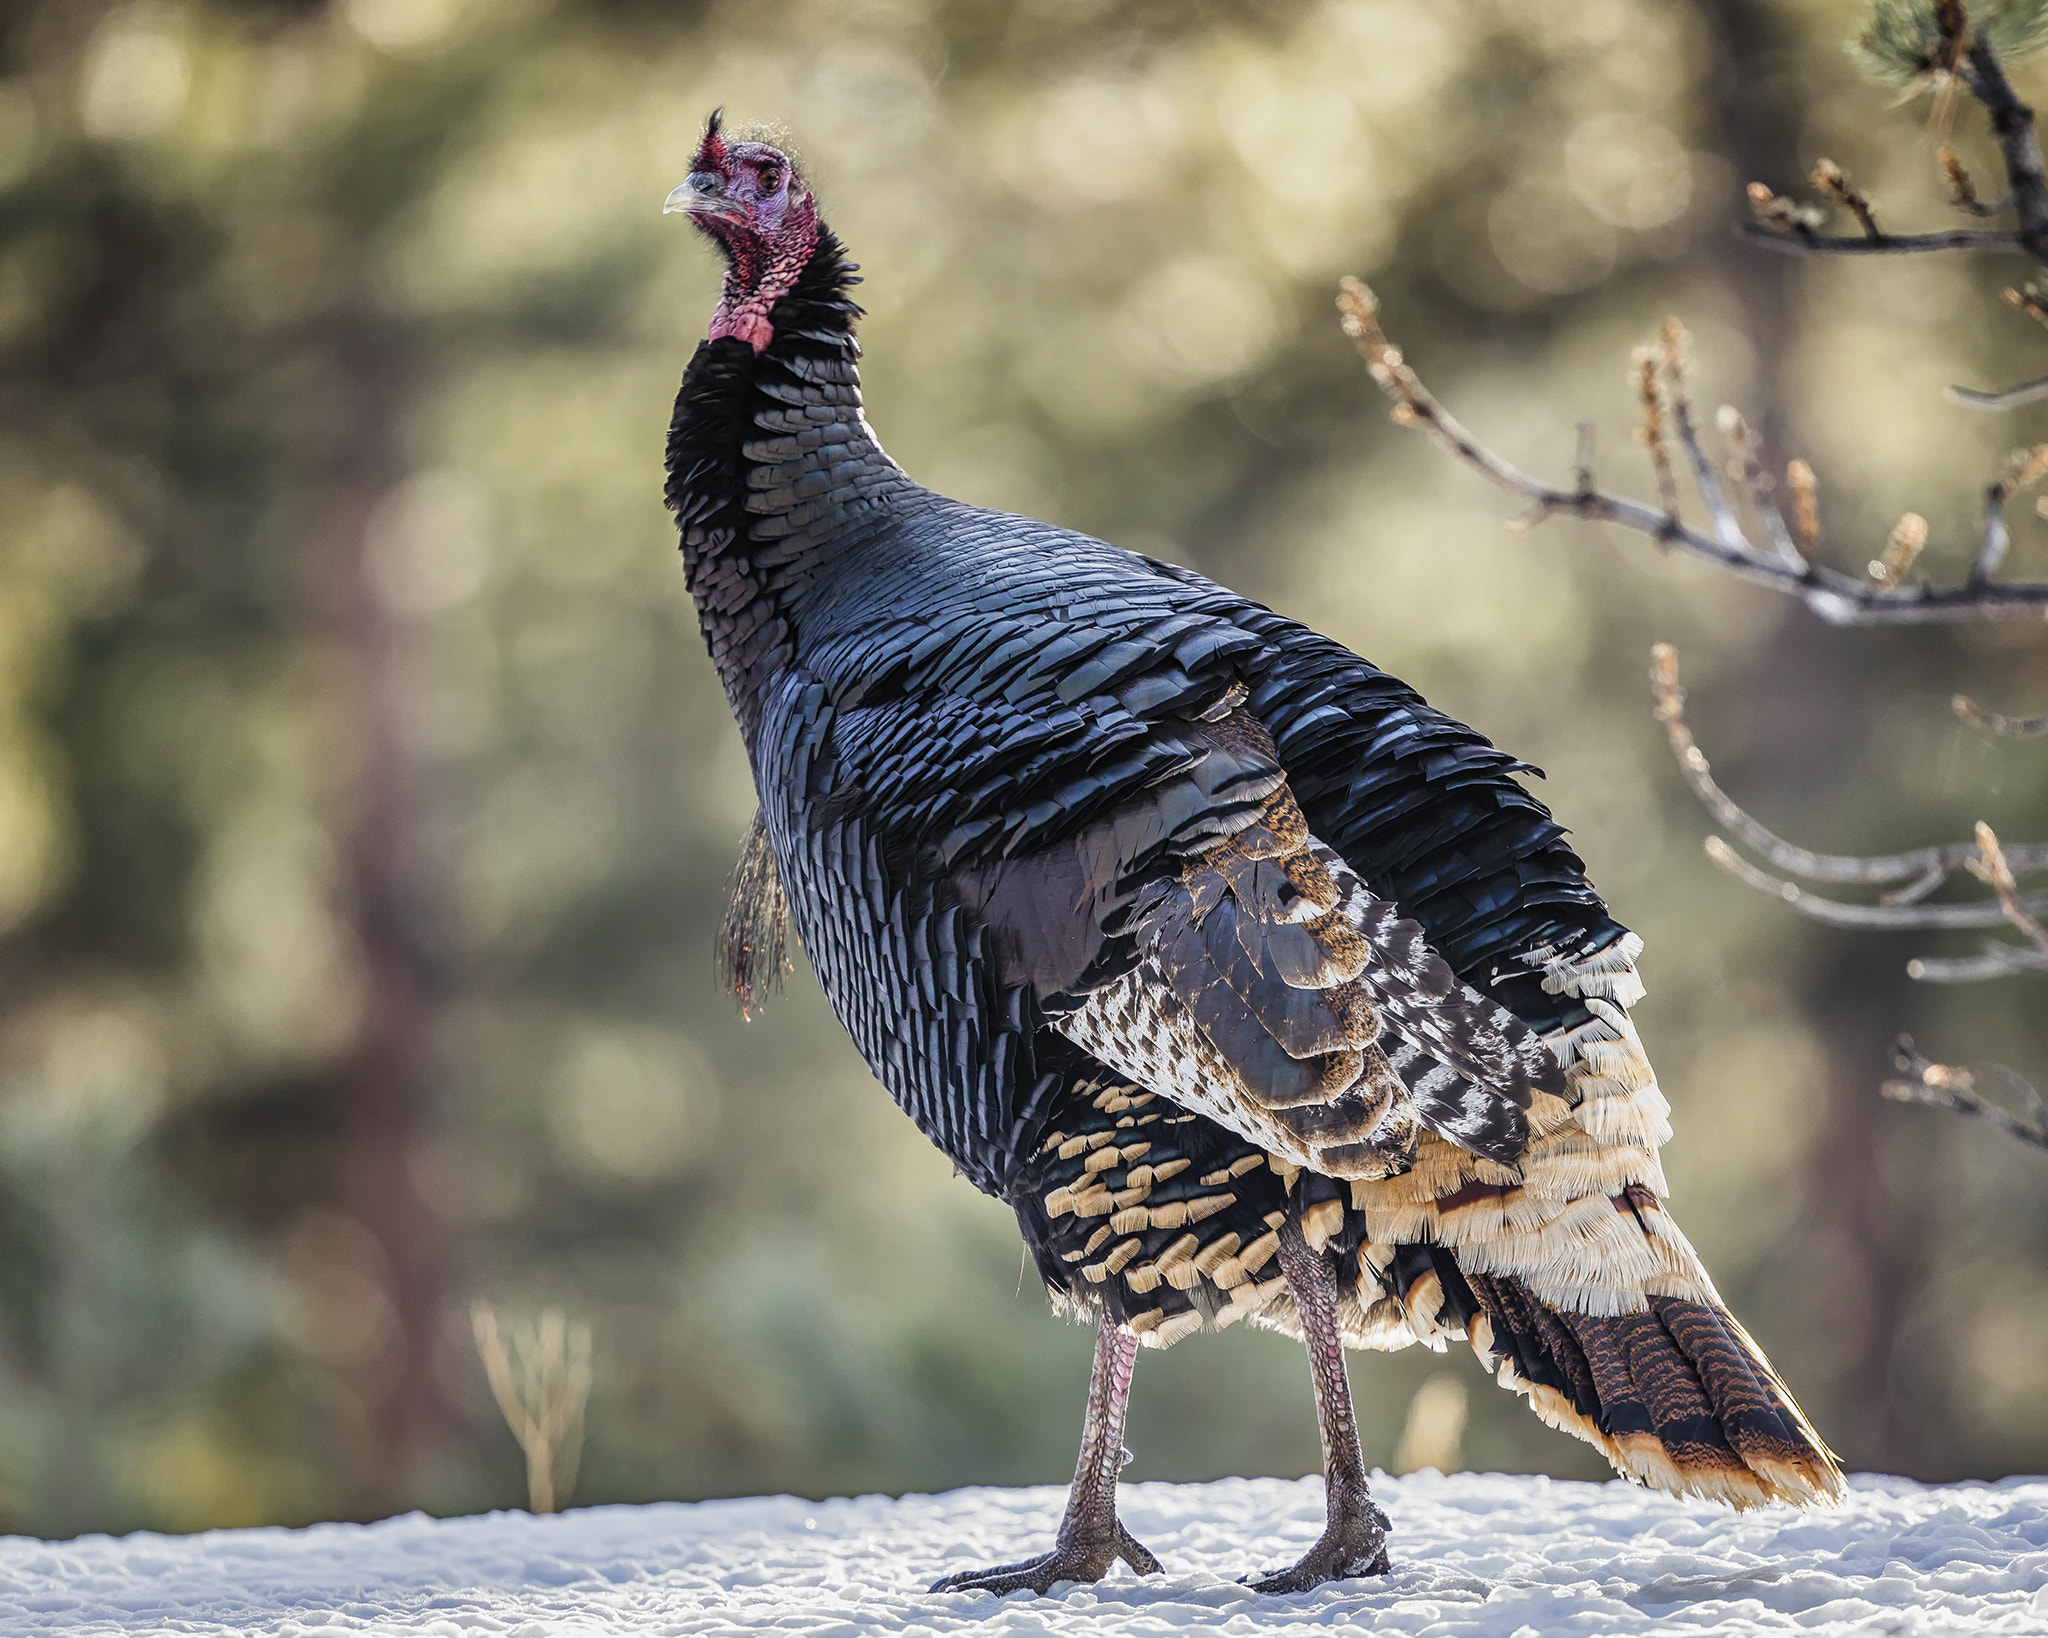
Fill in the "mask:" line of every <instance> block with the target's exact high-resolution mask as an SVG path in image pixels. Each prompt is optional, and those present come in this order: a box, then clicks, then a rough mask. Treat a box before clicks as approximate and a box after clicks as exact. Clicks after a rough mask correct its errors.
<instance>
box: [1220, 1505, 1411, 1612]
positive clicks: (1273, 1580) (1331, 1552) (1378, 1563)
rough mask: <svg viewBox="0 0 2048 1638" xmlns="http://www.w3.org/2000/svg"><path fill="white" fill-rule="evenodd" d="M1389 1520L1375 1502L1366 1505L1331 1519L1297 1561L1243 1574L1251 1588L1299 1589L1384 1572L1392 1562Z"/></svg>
mask: <svg viewBox="0 0 2048 1638" xmlns="http://www.w3.org/2000/svg"><path fill="white" fill-rule="evenodd" d="M1389 1523H1390V1521H1389V1520H1388V1518H1387V1515H1386V1514H1385V1513H1383V1512H1381V1511H1380V1510H1379V1508H1378V1507H1377V1506H1370V1505H1369V1506H1368V1509H1367V1511H1366V1513H1365V1515H1364V1516H1363V1517H1357V1516H1354V1517H1352V1518H1350V1519H1346V1520H1344V1521H1343V1522H1342V1523H1340V1522H1339V1521H1337V1520H1335V1519H1332V1520H1331V1521H1330V1524H1329V1527H1328V1528H1327V1529H1325V1530H1324V1531H1323V1534H1322V1539H1321V1540H1319V1541H1318V1542H1317V1543H1316V1544H1315V1545H1314V1546H1313V1547H1311V1548H1310V1549H1309V1550H1308V1551H1307V1552H1305V1553H1303V1554H1302V1555H1301V1560H1300V1562H1299V1563H1296V1564H1294V1565H1291V1566H1290V1567H1288V1568H1287V1569H1284V1570H1276V1571H1275V1572H1274V1573H1273V1574H1271V1575H1268V1576H1261V1577H1259V1578H1258V1579H1256V1580H1254V1579H1253V1578H1252V1577H1250V1576H1246V1577H1244V1584H1245V1585H1246V1586H1248V1587H1250V1588H1251V1590H1252V1591H1253V1592H1262V1593H1298V1592H1307V1591H1308V1590H1309V1589H1310V1588H1311V1587H1320V1586H1321V1585H1323V1583H1324V1582H1326V1581H1345V1580H1349V1579H1350V1578H1351V1577H1353V1576H1363V1575H1386V1574H1387V1573H1388V1572H1389V1571H1390V1570H1392V1568H1393V1566H1392V1565H1391V1564H1390V1563H1389V1562H1388V1561H1387V1529H1388V1526H1389Z"/></svg>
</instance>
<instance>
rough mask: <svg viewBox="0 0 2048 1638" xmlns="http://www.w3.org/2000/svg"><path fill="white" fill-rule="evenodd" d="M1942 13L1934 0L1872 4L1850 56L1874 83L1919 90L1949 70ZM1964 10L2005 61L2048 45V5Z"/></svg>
mask: <svg viewBox="0 0 2048 1638" xmlns="http://www.w3.org/2000/svg"><path fill="white" fill-rule="evenodd" d="M1941 9H1942V8H1941V7H1940V6H1938V5H1937V4H1936V3H1935V0H1871V5H1870V16H1869V19H1868V21H1867V22H1866V24H1865V25H1864V28H1863V31H1862V33H1860V34H1859V35H1857V36H1856V38H1855V39H1854V40H1853V41H1851V42H1850V52H1851V54H1852V55H1853V56H1854V57H1855V58H1856V60H1857V61H1858V62H1860V63H1861V64H1862V65H1863V68H1864V70H1865V72H1867V73H1869V74H1870V75H1871V76H1872V77H1874V78H1876V79H1879V80H1883V81H1886V82H1889V83H1892V84H1896V85H1917V84H1919V83H1920V82H1921V81H1923V80H1925V79H1927V78H1928V77H1929V76H1930V75H1932V74H1935V73H1938V72H1941V71H1943V70H1944V69H1945V68H1946V65H1947V57H1948V53H1949V51H1950V49H1951V48H1950V43H1949V42H1948V41H1947V40H1946V39H1945V38H1944V37H1943V33H1942V22H1941ZM1962 10H1963V12H1964V14H1965V15H1966V16H1967V18H1968V20H1969V26H1970V27H1971V28H1972V29H1977V30H1981V31H1982V32H1983V37H1984V39H1985V40H1986V41H1988V42H1989V43H1990V46H1991V48H1992V50H1993V51H1995V52H1997V53H1998V56H1999V59H2000V60H2001V61H2003V62H2006V63H2016V62H2019V61H2020V60H2021V59H2023V58H2025V57H2030V56H2032V55H2033V54H2034V53H2035V52H2037V51H2039V50H2040V49H2041V48H2042V46H2044V45H2048V0H1975V3H1974V4H1970V5H1966V6H1964V7H1962Z"/></svg>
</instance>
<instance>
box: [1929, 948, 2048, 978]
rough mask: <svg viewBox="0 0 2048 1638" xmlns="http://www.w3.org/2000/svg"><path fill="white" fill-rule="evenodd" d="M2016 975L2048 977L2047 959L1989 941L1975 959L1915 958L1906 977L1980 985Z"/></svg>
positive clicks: (2031, 952)
mask: <svg viewBox="0 0 2048 1638" xmlns="http://www.w3.org/2000/svg"><path fill="white" fill-rule="evenodd" d="M2017 973H2048V956H2044V955H2042V954H2041V952H2040V951H2039V950H2029V949H2027V948H2026V947H2025V946H2024V945H2019V944H2001V943H2000V942H1999V941H1998V940H1997V939H1995V938H1987V939H1986V940H1985V941H1984V948H1983V949H1982V950H1980V951H1978V953H1977V954H1975V955H1973V956H1915V957H1914V958H1913V959H1912V960H1911V961H1909V962H1907V963H1906V976H1907V977H1908V978H1911V979H1915V980H1917V981H1918V982H1920V983H1922V984H1981V983H1983V982H1984V981H1985V980H1986V979H1988V978H2010V977H2012V976H2013V975H2014V974H2017Z"/></svg>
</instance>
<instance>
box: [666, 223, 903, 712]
mask: <svg viewBox="0 0 2048 1638" xmlns="http://www.w3.org/2000/svg"><path fill="white" fill-rule="evenodd" d="M858 282H859V281H858V279H857V278H856V277H855V265H854V264H853V263H852V262H849V261H848V260H847V259H846V253H845V251H844V249H843V248H842V247H841V245H840V243H839V240H838V239H837V238H836V237H835V236H834V235H833V233H832V231H831V230H830V229H829V228H827V227H825V226H824V225H823V224H822V223H820V224H819V227H818V242H817V246H816V248H815V249H814V250H813V251H812V252H811V255H810V257H809V259H808V260H807V261H806V262H805V263H804V266H803V270H802V272H800V273H799V274H798V275H797V277H796V281H795V283H794V284H792V285H791V287H790V289H789V291H788V293H787V294H785V295H783V296H782V297H780V298H779V299H778V300H777V301H776V302H775V304H774V305H773V306H772V307H771V308H769V310H768V322H769V325H770V327H771V329H772V330H773V332H774V334H773V337H772V339H771V340H770V341H769V343H768V345H767V346H766V347H764V348H763V349H762V350H761V351H759V352H758V353H757V352H756V351H755V350H754V348H753V347H752V345H751V344H750V343H748V342H747V341H745V340H743V339H741V338H740V337H738V336H732V335H727V336H720V337H717V338H716V339H714V340H710V341H705V342H702V343H700V344H699V345H698V348H697V352H696V356H695V357H693V358H692V359H691V360H690V366H689V369H688V370H687V371H685V372H684V375H683V385H682V390H681V391H680V392H679V393H678V394H677V395H676V407H675V416H674V419H673V420H672V421H671V422H670V423H669V436H668V489H667V499H668V505H669V509H670V510H671V511H673V512H674V513H675V514H676V525H677V527H678V528H679V529H680V530H681V532H682V547H683V567H684V571H685V573H686V575H687V577H688V581H689V586H690V594H691V596H692V597H693V598H694V599H695V600H696V604H697V621H698V624H699V626H700V627H701V628H702V630H703V633H704V641H705V644H706V645H707V646H708V647H709V648H710V650H711V658H712V662H713V663H714V664H715V665H716V666H717V667H718V674H719V677H720V679H721V680H722V681H723V682H724V683H725V692H726V697H727V698H728V699H729V700H730V701H731V704H732V710H733V715H734V716H735V717H736V718H737V719H738V720H739V725H740V731H741V733H742V734H743V735H744V736H745V737H746V740H747V744H748V748H749V749H750V750H751V749H752V746H753V742H754V732H755V728H756V726H757V725H758V722H759V718H760V709H761V695H762V690H763V688H764V687H765V685H766V684H767V683H768V682H769V681H770V680H771V679H772V678H773V677H774V676H775V675H776V673H777V672H779V671H781V670H782V669H783V668H784V667H786V666H787V665H788V664H789V663H790V660H791V658H792V656H793V654H794V650H795V644H796V636H797V633H796V621H797V605H798V604H799V603H800V602H801V601H802V599H803V596H804V593H805V592H806V590H807V589H809V588H811V587H812V586H814V585H815V584H816V583H817V582H819V581H820V579H821V578H822V577H823V576H824V575H825V574H826V573H827V572H828V571H829V568H830V565H831V562H832V560H833V558H834V557H835V556H838V555H840V554H842V553H844V552H845V551H846V550H848V549H849V547H850V546H851V545H852V544H853V543H855V542H856V541H858V540H860V539H864V538H866V536H867V535H868V534H869V533H870V532H871V531H872V529H873V528H874V526H875V525H876V524H877V523H878V522H879V521H880V519H881V517H882V515H883V514H884V513H885V512H886V511H887V510H888V508H889V507H890V505H891V504H892V503H893V502H895V501H896V500H898V499H900V498H901V497H903V496H904V495H906V494H909V493H912V492H915V491H916V487H917V486H916V485H914V484H913V483H911V481H910V479H909V478H907V477H905V476H904V474H903V471H902V469H901V468H899V467H898V466H897V465H896V463H895V462H894V461H892V460H890V459H889V457H888V456H887V455H886V454H884V453H883V451H882V447H881V445H880V444H879V443H877V442H876V441H875V436H874V433H873V431H872V430H871V429H870V428H869V426H868V424H867V419H866V417H865V416H864V415H862V413H861V399H860V372H859V370H858V369H857V368H856V366H855V361H856V360H857V359H858V358H859V357H860V344H859V342H857V341H856V340H855V339H854V334H853V325H854V320H855V319H857V318H858V317H860V312H861V310H860V308H859V306H858V305H857V304H856V303H855V302H854V301H853V299H852V297H851V296H850V295H848V293H847V292H848V290H849V289H850V288H851V286H853V285H854V284H856V283H858Z"/></svg>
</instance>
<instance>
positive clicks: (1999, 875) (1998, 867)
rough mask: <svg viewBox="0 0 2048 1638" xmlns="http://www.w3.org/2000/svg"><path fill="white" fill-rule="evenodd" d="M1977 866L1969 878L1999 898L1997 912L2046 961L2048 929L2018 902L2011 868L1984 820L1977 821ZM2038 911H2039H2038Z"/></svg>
mask: <svg viewBox="0 0 2048 1638" xmlns="http://www.w3.org/2000/svg"><path fill="white" fill-rule="evenodd" d="M1977 853H1978V863H1976V864H1973V865H1971V866H1970V867H1969V868H1970V874H1971V875H1973V876H1975V877H1976V878H1977V879H1978V880H1979V881H1982V882H1986V883H1988V884H1989V885H1990V888H1991V891H1992V892H1994V893H1996V894H1997V895H1998V908H1999V909H2000V910H2001V911H2003V912H2004V914H2005V919H2006V920H2007V921H2009V922H2011V923H2012V924H2013V926H2015V927H2016V928H2018V929H2019V930H2020V932H2021V933H2022V934H2024V935H2025V936H2026V937H2027V939H2028V940H2029V941H2030V942H2031V943H2032V944H2033V946H2034V948H2035V949H2037V950H2039V951H2040V952H2041V954H2042V956H2043V957H2044V958H2048V928H2044V927H2043V926H2042V925H2041V924H2040V922H2038V921H2036V920H2035V919H2034V917H2033V915H2032V914H2031V913H2030V911H2029V908H2028V906H2027V905H2025V904H2024V903H2022V902H2021V899H2020V890H2019V886H2018V884H2017V883H2015V882H2014V880H2013V874H2012V865H2011V863H2010V861H2008V860H2007V858H2006V856H2005V850H2004V849H2003V848H2002V847H2000V846H1999V845H1998V837H1997V836H1996V835H1995V834H1994V833H1993V831H1992V829H1991V827H1990V826H1989V825H1987V824H1985V823H1984V821H1983V820H1981V819H1979V820H1978V821H1977ZM2037 908H2038V907H2037Z"/></svg>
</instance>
